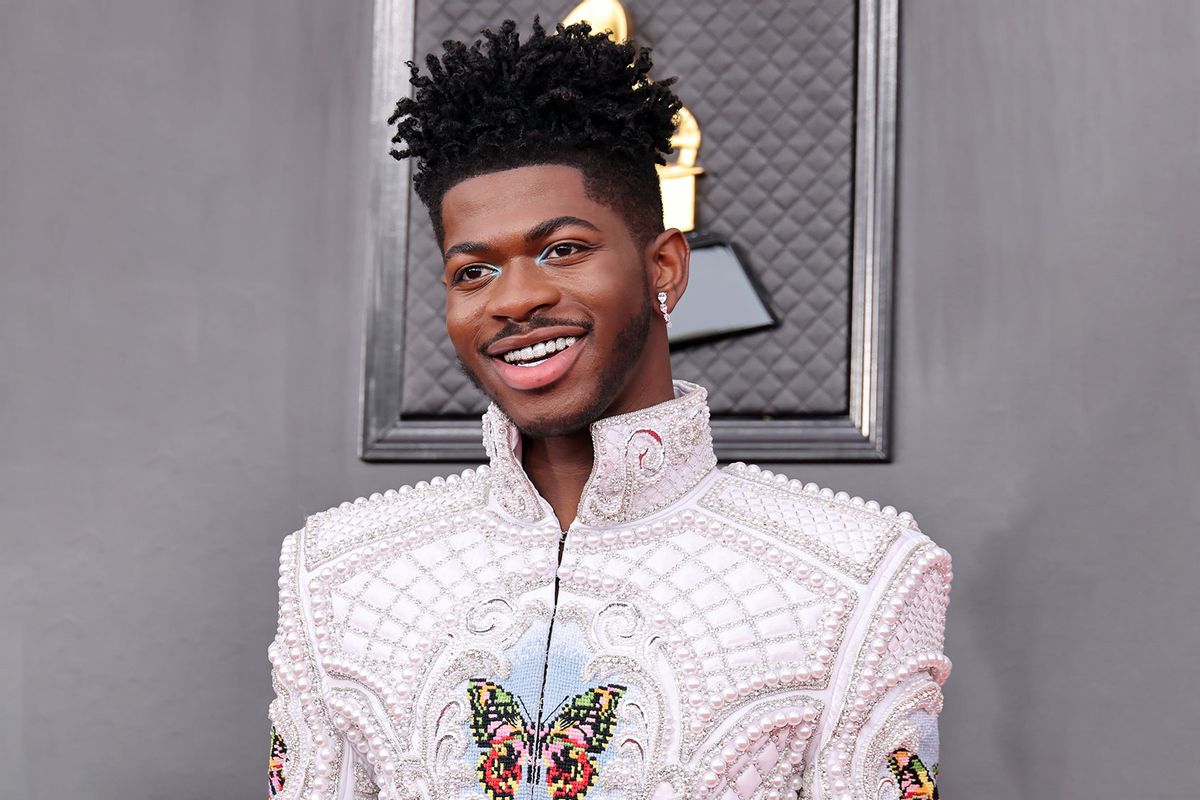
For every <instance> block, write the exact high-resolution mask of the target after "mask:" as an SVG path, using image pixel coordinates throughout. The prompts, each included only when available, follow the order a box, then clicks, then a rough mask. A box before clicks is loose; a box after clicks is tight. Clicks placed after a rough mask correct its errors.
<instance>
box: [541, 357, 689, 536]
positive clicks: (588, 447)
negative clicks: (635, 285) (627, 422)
mask: <svg viewBox="0 0 1200 800" xmlns="http://www.w3.org/2000/svg"><path fill="white" fill-rule="evenodd" d="M657 338H661V339H662V343H661V344H662V345H663V347H661V348H659V349H661V350H663V351H664V354H662V355H661V356H660V357H659V358H658V359H657V360H650V361H649V362H648V363H659V362H666V361H667V358H668V357H669V356H667V355H665V342H666V337H665V336H663V337H657ZM651 344H652V345H653V344H654V343H653V342H652V343H651ZM644 363H646V362H644ZM640 372H641V373H648V374H637V375H635V376H634V377H635V379H634V380H631V381H630V382H629V383H630V386H631V387H635V388H634V390H633V391H630V392H624V393H622V395H620V396H618V397H617V399H616V400H615V401H614V402H613V404H612V405H610V406H609V407H608V409H607V410H605V412H604V416H605V417H612V416H616V415H618V414H627V413H629V412H631V411H639V410H641V409H643V408H649V407H650V406H653V405H658V404H659V403H664V402H666V401H667V400H670V399H672V398H673V397H674V396H675V390H674V387H673V385H672V383H671V370H670V369H669V368H668V369H658V370H647V369H645V368H643V369H642V370H640ZM522 448H523V449H522V457H521V465H522V466H523V467H524V468H525V474H526V475H528V476H529V480H530V482H531V483H532V484H533V486H534V488H536V489H537V490H538V493H539V494H540V495H541V496H542V497H544V498H546V502H547V503H549V504H550V507H551V508H552V509H554V516H556V517H557V518H558V524H559V529H560V530H564V531H565V530H566V529H567V528H569V527H570V526H571V523H572V522H574V521H575V517H576V516H577V515H578V513H579V499H580V498H581V497H583V488H584V487H585V486H586V485H587V482H588V478H589V477H591V474H592V468H593V466H594V462H595V455H596V454H595V452H594V450H593V447H592V434H591V431H590V430H589V429H584V430H581V431H576V432H575V433H568V434H564V435H562V436H547V437H544V438H536V439H535V438H533V437H530V436H526V437H524V438H523V439H522Z"/></svg>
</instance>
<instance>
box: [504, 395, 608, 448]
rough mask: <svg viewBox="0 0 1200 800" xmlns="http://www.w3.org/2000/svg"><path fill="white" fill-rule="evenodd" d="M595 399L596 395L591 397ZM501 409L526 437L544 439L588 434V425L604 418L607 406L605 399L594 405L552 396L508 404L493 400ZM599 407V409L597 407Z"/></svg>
mask: <svg viewBox="0 0 1200 800" xmlns="http://www.w3.org/2000/svg"><path fill="white" fill-rule="evenodd" d="M591 396H592V397H596V395H595V394H592V395H591ZM493 399H494V400H495V401H496V405H498V406H500V410H501V411H503V412H504V413H505V415H506V416H507V417H508V418H509V419H511V420H512V421H513V424H514V425H516V426H517V430H519V431H521V433H522V434H524V435H525V436H529V437H532V438H535V439H544V438H547V437H550V436H567V435H570V434H574V433H586V432H587V430H588V426H590V425H591V424H592V423H593V422H595V421H596V420H597V419H599V418H600V417H601V415H602V414H603V413H604V407H605V405H606V404H605V405H601V403H603V402H604V401H603V399H602V398H597V400H596V401H593V402H592V403H590V404H589V403H585V402H572V401H570V400H558V399H555V398H553V397H552V396H543V397H538V398H520V397H517V398H513V399H512V400H511V401H506V400H505V399H503V398H496V397H493ZM597 406H599V407H597Z"/></svg>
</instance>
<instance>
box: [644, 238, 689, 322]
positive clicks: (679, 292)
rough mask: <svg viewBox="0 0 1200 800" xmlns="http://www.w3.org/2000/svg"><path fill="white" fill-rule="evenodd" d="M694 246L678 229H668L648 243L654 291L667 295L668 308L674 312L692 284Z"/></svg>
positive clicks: (647, 252) (651, 285)
mask: <svg viewBox="0 0 1200 800" xmlns="http://www.w3.org/2000/svg"><path fill="white" fill-rule="evenodd" d="M691 255H692V248H691V247H690V246H689V245H688V242H687V239H686V238H684V235H683V233H682V232H680V230H679V229H678V228H667V229H666V230H665V231H663V232H662V233H660V234H659V235H658V236H655V237H654V239H653V240H652V241H651V242H650V243H649V244H647V245H646V252H645V259H646V267H647V277H648V278H649V280H650V291H651V293H652V294H655V295H657V294H658V293H659V292H666V294H667V310H668V311H674V310H675V304H676V303H678V302H679V298H680V297H682V296H683V292H684V290H686V289H687V283H688V265H689V261H690V259H691Z"/></svg>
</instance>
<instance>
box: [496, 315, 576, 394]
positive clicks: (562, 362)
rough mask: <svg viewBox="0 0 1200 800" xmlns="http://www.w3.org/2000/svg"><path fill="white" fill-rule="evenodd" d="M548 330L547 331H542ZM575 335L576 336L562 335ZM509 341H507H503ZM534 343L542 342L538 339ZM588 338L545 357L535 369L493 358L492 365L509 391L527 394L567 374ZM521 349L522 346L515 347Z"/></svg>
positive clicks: (513, 339)
mask: <svg viewBox="0 0 1200 800" xmlns="http://www.w3.org/2000/svg"><path fill="white" fill-rule="evenodd" d="M543 330H549V329H543ZM564 335H576V334H564ZM516 338H517V337H513V338H512V341H516ZM504 341H509V340H504ZM536 341H543V340H542V339H538V340H536ZM587 342H588V337H586V336H579V338H578V340H577V341H576V342H575V344H573V345H571V346H570V347H568V348H567V349H566V350H559V351H558V352H557V353H555V354H554V355H552V356H547V357H546V359H545V360H544V361H542V363H540V364H538V365H537V366H535V367H518V366H517V365H516V364H509V363H508V362H507V361H505V360H504V359H502V358H493V359H492V364H494V365H495V368H496V372H498V373H499V374H500V380H502V381H504V383H505V384H506V385H507V386H508V387H509V388H510V389H516V390H517V391H520V392H527V391H530V390H532V389H541V388H544V387H546V386H549V385H550V384H552V383H554V382H555V381H557V380H558V379H559V378H561V377H562V376H564V375H566V374H567V371H568V370H570V369H571V367H572V366H574V365H575V362H576V361H578V360H579V352H580V350H581V349H582V348H583V347H585V346H586V345H587ZM517 346H518V347H521V346H523V345H517ZM511 349H513V348H507V349H505V350H502V351H501V352H508V350H511Z"/></svg>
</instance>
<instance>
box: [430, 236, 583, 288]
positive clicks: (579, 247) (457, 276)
mask: <svg viewBox="0 0 1200 800" xmlns="http://www.w3.org/2000/svg"><path fill="white" fill-rule="evenodd" d="M557 247H573V248H575V252H573V253H570V254H568V255H565V256H558V258H570V257H571V256H576V255H580V254H582V253H586V252H588V251H590V250H591V249H592V248H591V247H589V246H587V245H585V244H581V243H580V242H555V243H554V244H552V245H550V246H548V247H547V248H546V249H545V250H543V251H542V252H541V254H540V255H538V257H537V261H538V263H539V264H541V263H544V262H545V261H546V260H547V259H548V258H552V257H553V256H547V254H548V253H549V252H550V251H552V250H554V249H555V248H557ZM484 268H486V269H490V270H492V272H493V273H496V274H499V272H500V268H499V267H497V266H495V265H494V264H484V263H475V264H467V265H466V266H465V267H462V268H461V269H459V270H458V271H457V272H456V273H454V280H453V282H454V283H456V284H458V283H462V282H463V281H466V280H472V279H469V278H465V277H463V273H465V272H467V270H472V269H484ZM479 279H480V278H476V279H474V280H479Z"/></svg>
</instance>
